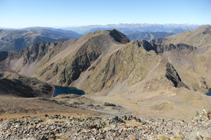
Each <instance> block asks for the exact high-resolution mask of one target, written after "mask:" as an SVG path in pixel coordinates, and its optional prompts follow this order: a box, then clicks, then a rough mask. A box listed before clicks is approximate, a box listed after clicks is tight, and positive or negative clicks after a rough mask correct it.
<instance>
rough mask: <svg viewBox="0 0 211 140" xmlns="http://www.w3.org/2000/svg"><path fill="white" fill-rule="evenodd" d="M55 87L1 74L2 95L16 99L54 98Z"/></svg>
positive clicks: (10, 74) (21, 77)
mask: <svg viewBox="0 0 211 140" xmlns="http://www.w3.org/2000/svg"><path fill="white" fill-rule="evenodd" d="M53 90H54V89H53V87H52V86H50V85H48V84H47V83H45V82H42V81H39V80H37V79H36V78H30V77H26V76H21V75H18V74H14V73H8V72H5V73H1V76H0V95H4V96H15V97H52V96H53Z"/></svg>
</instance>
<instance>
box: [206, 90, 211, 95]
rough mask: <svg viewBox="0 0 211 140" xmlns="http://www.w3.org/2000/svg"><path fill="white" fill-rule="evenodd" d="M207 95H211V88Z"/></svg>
mask: <svg viewBox="0 0 211 140" xmlns="http://www.w3.org/2000/svg"><path fill="white" fill-rule="evenodd" d="M206 95H207V96H211V88H210V89H209V91H208V92H207V93H206Z"/></svg>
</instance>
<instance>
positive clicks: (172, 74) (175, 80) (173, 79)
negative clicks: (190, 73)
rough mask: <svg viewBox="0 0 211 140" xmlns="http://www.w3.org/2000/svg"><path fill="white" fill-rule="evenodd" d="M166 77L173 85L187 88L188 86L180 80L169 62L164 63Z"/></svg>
mask: <svg viewBox="0 0 211 140" xmlns="http://www.w3.org/2000/svg"><path fill="white" fill-rule="evenodd" d="M166 77H167V78H168V79H169V80H170V81H171V82H172V83H173V84H174V86H175V87H178V88H179V87H185V88H187V89H189V88H188V86H186V85H185V84H184V83H183V82H182V80H181V78H180V76H179V74H178V73H177V71H176V70H175V69H174V67H173V66H172V65H171V64H170V63H167V64H166Z"/></svg>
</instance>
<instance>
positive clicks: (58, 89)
mask: <svg viewBox="0 0 211 140" xmlns="http://www.w3.org/2000/svg"><path fill="white" fill-rule="evenodd" d="M54 88H55V90H54V94H53V97H56V96H58V95H60V94H77V95H85V92H84V91H83V90H79V89H77V88H76V87H62V86H54Z"/></svg>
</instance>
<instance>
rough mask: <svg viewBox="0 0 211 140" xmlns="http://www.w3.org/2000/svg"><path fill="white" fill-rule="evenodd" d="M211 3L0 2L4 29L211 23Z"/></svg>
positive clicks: (136, 0)
mask: <svg viewBox="0 0 211 140" xmlns="http://www.w3.org/2000/svg"><path fill="white" fill-rule="evenodd" d="M210 6H211V1H209V0H200V1H198V0H186V1H183V0H178V1H168V0H162V1H157V0H149V1H143V0H131V1H128V0H115V1H112V0H107V1H97V0H90V1H86V0H79V1H74V0H61V1H58V0H45V1H42V0H36V1H35V0H30V1H28V0H19V1H17V0H0V12H1V13H4V14H2V15H1V22H0V27H2V28H27V27H53V28H64V27H80V26H87V25H107V24H121V23H122V24H131V23H133V24H136V23H138V24H142V23H147V24H196V25H205V24H209V25H210V24H211V19H210V18H208V17H209V16H210V13H211V9H210Z"/></svg>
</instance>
